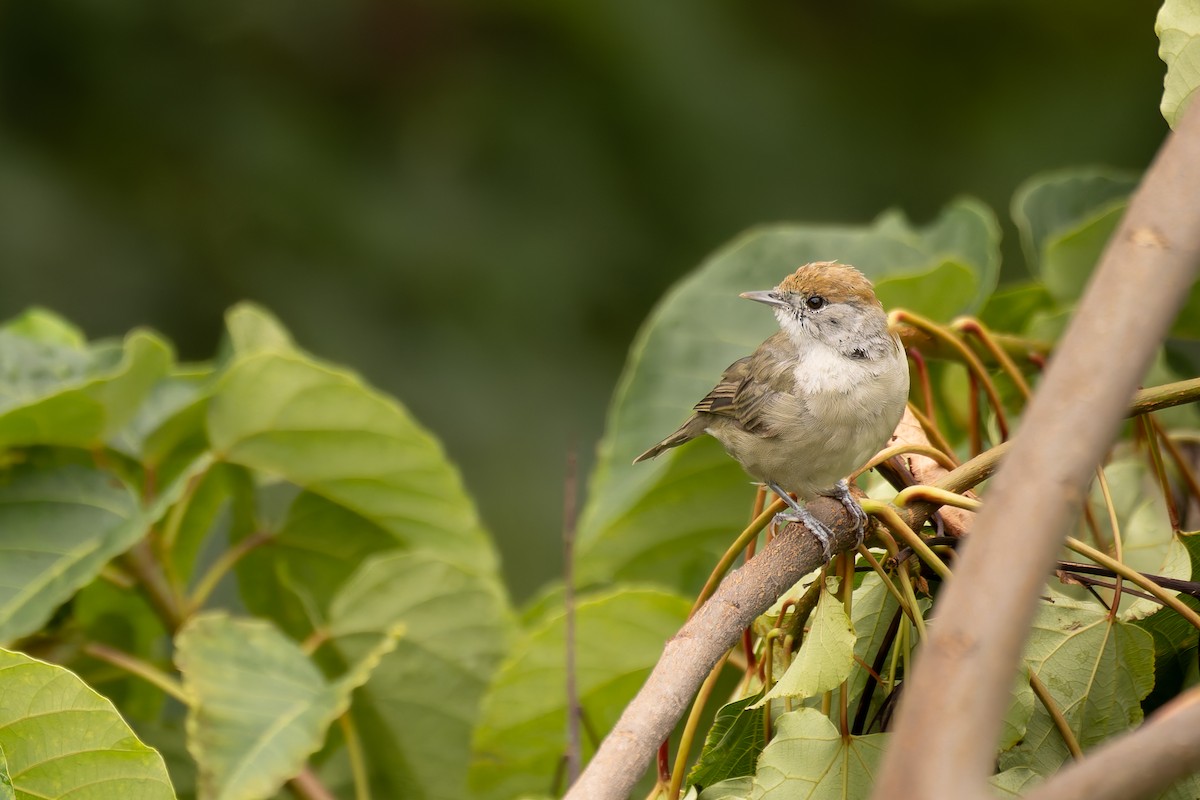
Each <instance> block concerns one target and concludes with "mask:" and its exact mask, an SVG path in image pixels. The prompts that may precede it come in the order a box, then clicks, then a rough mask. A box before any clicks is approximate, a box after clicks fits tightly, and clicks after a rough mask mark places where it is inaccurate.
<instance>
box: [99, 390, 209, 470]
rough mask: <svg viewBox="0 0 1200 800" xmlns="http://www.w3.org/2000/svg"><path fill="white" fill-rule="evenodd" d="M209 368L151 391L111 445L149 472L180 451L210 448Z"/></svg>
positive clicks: (158, 467)
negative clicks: (206, 419)
mask: <svg viewBox="0 0 1200 800" xmlns="http://www.w3.org/2000/svg"><path fill="white" fill-rule="evenodd" d="M212 375H213V372H212V370H211V369H208V368H203V369H202V368H194V369H191V370H189V371H187V372H184V371H177V372H174V373H172V374H170V375H166V376H164V377H163V378H161V379H160V380H159V381H158V382H157V383H155V384H154V385H153V386H152V387H150V390H149V392H148V393H147V395H146V398H145V400H144V401H143V402H142V404H141V405H140V406H139V407H138V409H137V413H136V414H135V415H134V416H133V418H132V419H131V420H129V422H128V424H126V426H125V427H124V428H122V429H121V431H119V432H118V433H117V435H116V436H114V437H113V440H112V442H111V445H112V446H113V447H114V448H115V449H117V450H119V451H121V452H123V453H127V454H129V455H131V456H133V457H134V458H136V459H137V460H138V461H140V462H141V463H142V465H143V466H144V467H146V468H148V469H155V470H158V469H160V468H161V466H162V464H163V462H164V461H166V460H167V458H168V457H169V456H171V455H172V454H173V453H174V452H175V451H176V450H178V449H179V448H181V447H184V446H186V445H188V444H189V443H193V446H192V448H191V449H192V450H200V449H203V448H204V447H205V446H207V443H208V442H207V437H206V435H205V431H204V411H205V407H206V405H207V403H208V397H209V394H210V389H211V385H212Z"/></svg>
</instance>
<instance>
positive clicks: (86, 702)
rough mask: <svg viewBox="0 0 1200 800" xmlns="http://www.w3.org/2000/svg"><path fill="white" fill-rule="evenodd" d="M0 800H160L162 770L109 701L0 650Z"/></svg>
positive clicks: (167, 792) (163, 799) (167, 794)
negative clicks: (0, 769) (1, 776)
mask: <svg viewBox="0 0 1200 800" xmlns="http://www.w3.org/2000/svg"><path fill="white" fill-rule="evenodd" d="M0 698H3V699H2V701H0V752H2V753H3V757H4V759H5V761H6V762H7V763H6V769H5V773H6V774H5V777H6V778H7V779H8V781H9V782H10V784H9V785H8V786H4V784H5V781H4V780H0V798H2V797H4V796H5V795H6V794H7V796H8V797H13V796H14V790H15V793H16V796H19V797H21V798H62V799H63V800H67V798H69V800H112V798H115V797H119V798H121V800H167V799H170V798H174V797H175V793H174V792H173V791H172V790H171V782H170V780H169V779H168V778H167V769H166V767H165V766H164V765H163V760H162V758H161V757H160V756H159V755H158V753H156V752H155V751H154V750H152V749H150V748H149V747H147V746H146V745H144V744H142V743H141V742H140V741H138V738H137V737H136V736H134V734H133V731H132V730H130V729H129V726H128V725H126V724H125V721H124V720H122V719H121V716H120V715H119V714H118V713H117V711H116V709H114V708H113V705H112V703H110V702H109V701H108V700H106V699H104V698H103V697H101V696H100V695H98V694H96V692H94V691H92V690H91V689H90V688H88V686H87V685H86V684H85V683H83V681H81V680H79V678H77V677H76V676H75V675H73V674H71V673H70V672H68V671H67V670H65V669H63V668H62V667H58V666H54V665H52V664H46V663H44V662H41V661H37V660H35V659H32V658H30V657H29V656H26V655H24V654H22V653H12V652H9V651H7V650H0Z"/></svg>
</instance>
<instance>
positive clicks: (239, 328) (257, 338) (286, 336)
mask: <svg viewBox="0 0 1200 800" xmlns="http://www.w3.org/2000/svg"><path fill="white" fill-rule="evenodd" d="M225 328H226V331H227V333H228V337H229V341H228V345H229V347H230V349H231V350H232V351H233V352H234V353H236V354H238V355H248V354H251V353H260V352H263V351H281V352H288V351H291V350H295V349H296V348H295V346H294V344H293V343H292V336H291V334H290V333H288V332H287V329H286V328H284V327H283V324H282V323H281V322H280V321H279V319H278V318H277V317H276V316H275V315H274V314H272V313H271V312H269V311H267V310H266V309H265V308H262V307H261V306H258V305H255V304H254V303H238V304H237V305H236V306H234V307H233V308H231V309H229V312H228V313H226V314H225Z"/></svg>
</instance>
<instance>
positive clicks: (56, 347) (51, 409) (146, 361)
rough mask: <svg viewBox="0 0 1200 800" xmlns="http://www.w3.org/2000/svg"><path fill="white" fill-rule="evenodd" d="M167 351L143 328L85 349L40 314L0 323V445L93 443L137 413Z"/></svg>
mask: <svg viewBox="0 0 1200 800" xmlns="http://www.w3.org/2000/svg"><path fill="white" fill-rule="evenodd" d="M171 359H172V355H171V349H170V347H169V346H168V345H167V343H166V342H165V341H163V340H162V339H161V338H160V337H158V336H157V335H155V334H153V333H149V332H147V331H134V332H132V333H130V334H129V335H128V336H127V337H126V338H125V342H124V343H123V344H121V343H116V342H99V343H96V344H94V345H91V346H88V345H86V344H85V343H84V342H83V341H82V337H81V336H79V335H78V333H77V332H75V331H74V329H72V328H70V327H69V326H68V325H67V324H66V323H64V322H62V321H61V320H59V319H58V318H57V317H54V316H53V315H51V314H49V312H44V311H38V310H34V311H30V312H27V313H26V314H25V315H24V316H22V317H18V318H17V319H15V320H13V321H10V322H9V323H7V324H5V325H4V326H3V327H0V364H2V365H3V367H2V368H0V448H4V447H13V446H21V445H32V444H57V445H71V446H77V447H94V446H96V445H99V444H101V443H102V442H103V441H104V440H105V438H106V437H108V436H109V435H111V434H114V433H116V431H118V430H119V429H120V427H121V426H122V425H124V424H125V422H126V421H128V420H129V419H130V418H131V417H132V416H133V415H134V413H135V412H136V410H137V409H138V406H139V404H140V403H141V401H142V399H143V397H145V395H146V393H147V392H148V391H149V390H150V387H151V386H153V385H154V383H155V382H156V381H157V380H158V379H159V378H160V377H161V376H162V375H164V374H165V373H166V371H167V368H168V367H169V365H170V363H171Z"/></svg>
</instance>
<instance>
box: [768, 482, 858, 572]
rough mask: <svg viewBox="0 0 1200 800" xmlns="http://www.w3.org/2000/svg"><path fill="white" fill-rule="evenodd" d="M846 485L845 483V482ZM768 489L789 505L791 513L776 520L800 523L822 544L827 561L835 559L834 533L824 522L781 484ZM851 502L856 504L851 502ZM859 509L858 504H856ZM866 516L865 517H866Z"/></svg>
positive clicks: (781, 515)
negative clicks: (793, 497)
mask: <svg viewBox="0 0 1200 800" xmlns="http://www.w3.org/2000/svg"><path fill="white" fill-rule="evenodd" d="M843 483H844V482H843ZM767 487H768V488H769V489H770V490H771V491H773V492H775V494H777V495H779V499H780V500H782V501H783V502H785V503H787V504H788V508H789V509H790V510H789V511H780V512H779V513H778V514H776V515H775V519H776V520H777V521H778V520H783V521H784V522H799V523H800V524H801V525H803V526H804V527H806V528H808V529H809V530H810V531H812V535H813V536H815V537H816V538H817V541H818V542H820V543H821V549H822V550H824V552H825V560H826V561H828V560H830V559H831V558H833V546H832V545H833V532H832V531H830V530H829V528H827V527H826V526H825V523H824V522H821V520H819V519H817V518H816V517H814V516H813V515H812V512H811V511H809V510H808V509H807V508H805V507H804V506H802V505H800V504H799V503H797V502H796V501H795V500H793V499H792V496H791V495H789V494H788V493H787V492H785V491H784V490H783V489H782V488H780V486H779V484H776V483H771V482H770V481H768V482H767ZM850 502H852V503H853V502H854V501H853V500H851V501H850ZM854 505H855V507H856V508H857V506H858V504H857V503H855V504H854ZM858 513H859V514H862V513H863V510H862V509H861V508H859V509H858ZM864 516H865V515H864Z"/></svg>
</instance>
